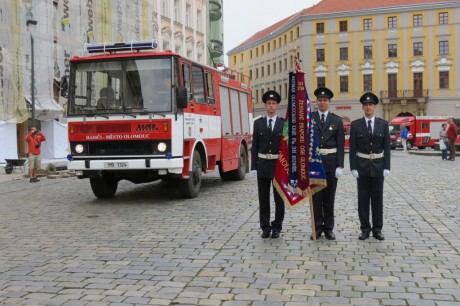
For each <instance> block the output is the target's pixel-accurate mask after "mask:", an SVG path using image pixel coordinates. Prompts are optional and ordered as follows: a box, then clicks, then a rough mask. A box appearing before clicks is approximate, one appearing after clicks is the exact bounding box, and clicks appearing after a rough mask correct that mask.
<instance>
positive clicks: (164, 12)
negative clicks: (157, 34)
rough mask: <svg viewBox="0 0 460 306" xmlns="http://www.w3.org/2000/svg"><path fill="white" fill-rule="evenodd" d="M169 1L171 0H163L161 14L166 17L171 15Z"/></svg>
mask: <svg viewBox="0 0 460 306" xmlns="http://www.w3.org/2000/svg"><path fill="white" fill-rule="evenodd" d="M168 2H169V0H161V15H163V16H165V17H169V9H168Z"/></svg>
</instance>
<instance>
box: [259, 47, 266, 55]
mask: <svg viewBox="0 0 460 306" xmlns="http://www.w3.org/2000/svg"><path fill="white" fill-rule="evenodd" d="M260 52H261V54H264V53H265V46H264V45H262V47H261V48H260Z"/></svg>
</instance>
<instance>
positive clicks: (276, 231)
mask: <svg viewBox="0 0 460 306" xmlns="http://www.w3.org/2000/svg"><path fill="white" fill-rule="evenodd" d="M279 236H280V231H278V230H273V232H272V238H279Z"/></svg>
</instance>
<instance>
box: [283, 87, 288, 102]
mask: <svg viewBox="0 0 460 306" xmlns="http://www.w3.org/2000/svg"><path fill="white" fill-rule="evenodd" d="M287 96H288V85H287V84H284V98H285V99H287Z"/></svg>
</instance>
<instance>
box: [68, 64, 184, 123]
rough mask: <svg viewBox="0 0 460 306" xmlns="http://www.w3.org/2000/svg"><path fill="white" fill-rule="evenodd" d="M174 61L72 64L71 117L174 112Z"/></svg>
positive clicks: (69, 111) (69, 112) (69, 106)
mask: <svg viewBox="0 0 460 306" xmlns="http://www.w3.org/2000/svg"><path fill="white" fill-rule="evenodd" d="M171 67H172V60H171V58H155V59H151V58H149V59H135V60H133V59H119V60H108V61H101V60H97V61H96V60H95V61H92V62H87V61H85V62H81V63H80V62H75V63H72V66H71V72H70V75H71V77H70V92H69V105H68V114H69V115H98V114H101V115H106V114H126V113H146V112H155V113H165V112H171V111H172V97H173V87H174V85H175V84H174V83H175V82H172V80H173V71H172V69H171Z"/></svg>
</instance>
